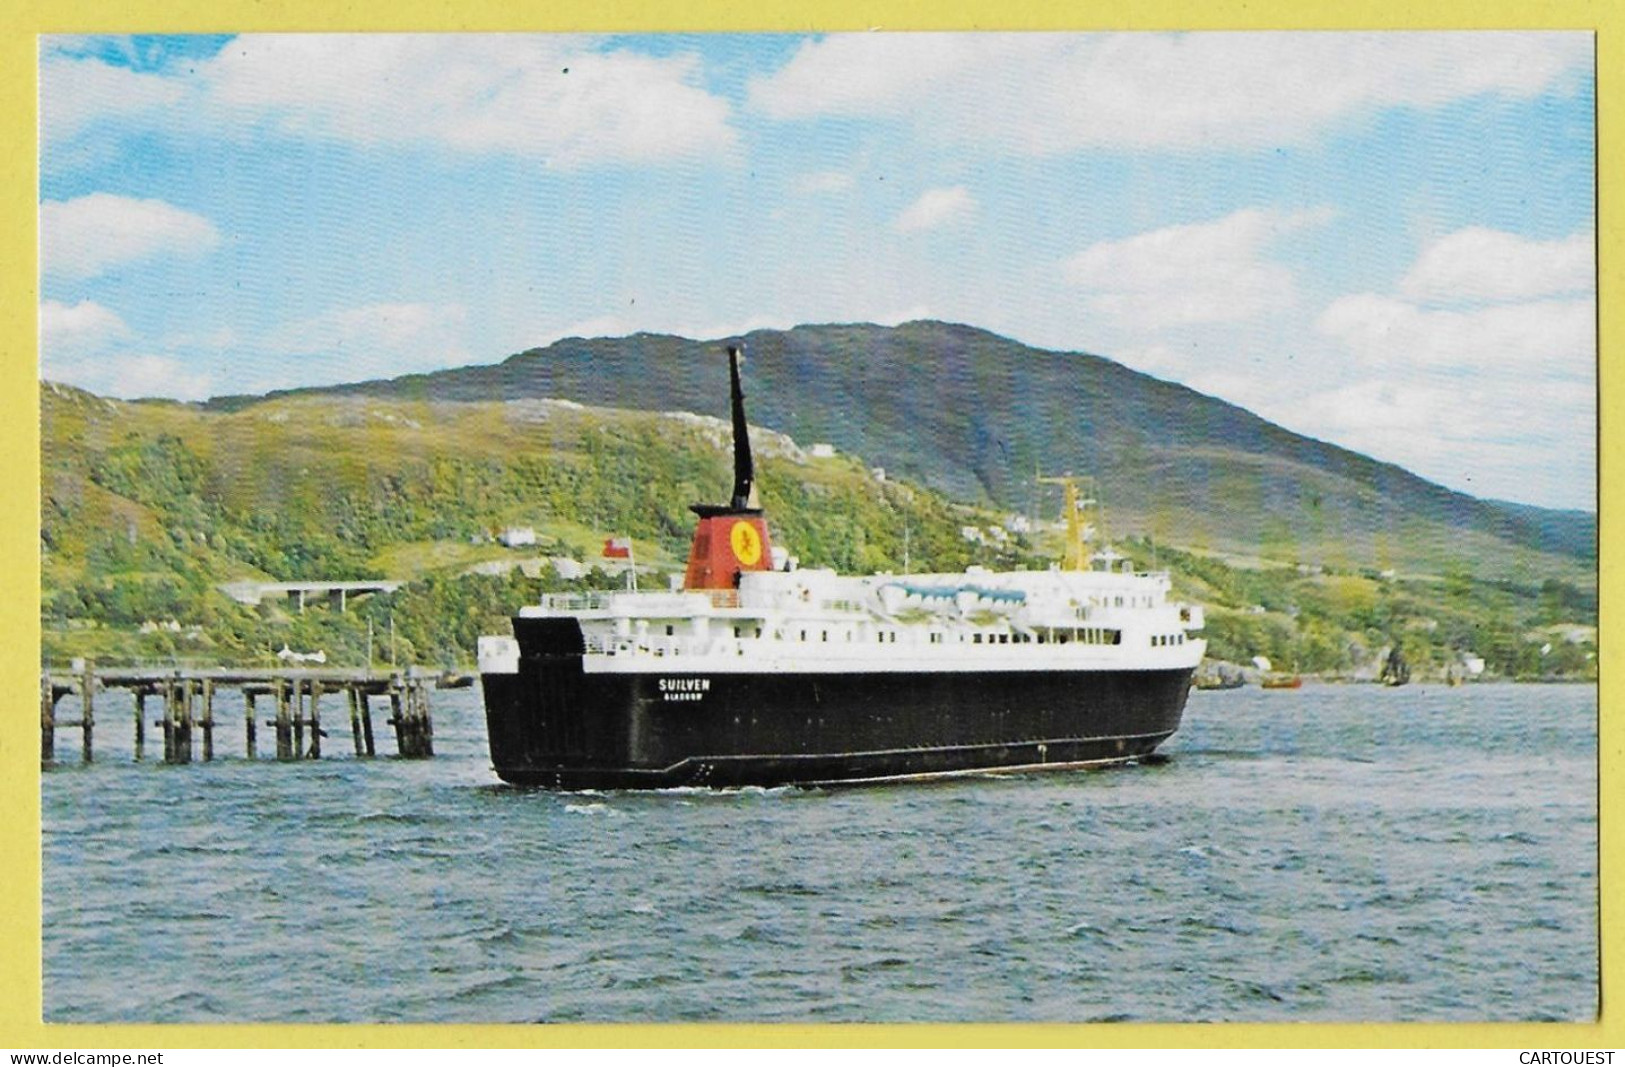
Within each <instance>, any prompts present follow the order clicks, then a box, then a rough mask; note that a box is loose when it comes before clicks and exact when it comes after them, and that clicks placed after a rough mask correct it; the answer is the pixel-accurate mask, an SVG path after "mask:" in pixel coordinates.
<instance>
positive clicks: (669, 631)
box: [666, 626, 677, 637]
mask: <svg viewBox="0 0 1625 1067" xmlns="http://www.w3.org/2000/svg"><path fill="white" fill-rule="evenodd" d="M676 632H677V630H676V628H674V627H672V626H667V627H666V636H667V637H670V636H671V635H672V634H674V633H676Z"/></svg>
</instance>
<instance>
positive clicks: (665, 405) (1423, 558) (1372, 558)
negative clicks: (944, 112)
mask: <svg viewBox="0 0 1625 1067" xmlns="http://www.w3.org/2000/svg"><path fill="white" fill-rule="evenodd" d="M744 341H745V343H746V345H747V351H748V353H749V356H750V362H749V364H748V369H747V378H748V382H747V389H748V391H749V393H750V404H751V414H752V418H753V420H755V421H758V422H760V423H761V424H762V425H765V426H769V427H772V428H774V429H777V430H780V431H782V432H784V433H786V434H789V435H790V436H791V437H794V438H795V439H797V440H800V441H804V442H812V441H825V442H829V443H831V444H833V445H835V446H836V447H837V448H838V449H839V450H840V451H842V452H844V453H850V454H855V455H859V456H862V457H863V458H864V460H865V461H866V462H868V463H871V464H875V465H877V466H880V467H883V468H884V469H885V470H887V471H888V472H891V473H892V474H893V475H895V476H900V477H902V478H904V479H907V480H910V481H915V482H918V483H920V484H921V485H924V486H926V487H930V488H933V489H936V490H938V491H940V492H942V493H944V494H947V495H949V496H951V497H954V498H957V499H962V500H968V501H976V502H981V503H984V504H988V505H992V506H997V507H1001V508H1006V509H1013V510H1023V511H1025V510H1028V509H1030V508H1031V507H1032V505H1033V500H1034V493H1033V473H1034V471H1035V470H1040V469H1041V470H1043V471H1044V472H1046V473H1054V472H1056V471H1063V470H1071V471H1076V472H1079V473H1088V474H1090V475H1093V476H1095V477H1096V478H1097V479H1098V481H1099V483H1100V485H1101V487H1102V492H1103V494H1104V497H1105V500H1106V502H1107V504H1108V505H1109V507H1110V509H1111V514H1112V516H1113V517H1114V521H1115V523H1116V525H1117V529H1119V530H1126V531H1131V532H1136V533H1140V534H1144V535H1147V536H1153V537H1155V538H1157V539H1158V540H1162V541H1168V542H1172V543H1174V544H1178V545H1181V546H1184V547H1186V548H1189V549H1192V550H1194V551H1197V552H1208V553H1219V554H1222V555H1225V556H1228V557H1232V558H1237V557H1239V558H1263V559H1272V560H1278V561H1283V562H1293V563H1305V564H1308V565H1313V566H1329V567H1335V568H1344V569H1346V568H1366V569H1374V570H1379V571H1385V570H1389V569H1399V570H1407V571H1411V572H1414V573H1426V574H1434V575H1439V574H1444V573H1446V572H1448V571H1449V570H1450V569H1451V568H1452V567H1459V566H1462V565H1467V566H1471V567H1473V568H1475V569H1476V570H1478V571H1480V572H1483V573H1486V574H1489V575H1491V576H1494V577H1498V578H1505V579H1508V580H1514V581H1528V580H1535V579H1540V578H1544V577H1551V576H1558V577H1562V578H1564V579H1567V580H1574V581H1581V582H1583V581H1585V580H1586V576H1587V575H1588V574H1589V575H1593V576H1594V572H1595V565H1596V536H1597V534H1596V517H1595V516H1594V515H1590V514H1588V513H1581V512H1558V511H1547V510H1544V509H1539V508H1532V507H1526V506H1523V505H1513V504H1504V503H1499V502H1495V501H1486V500H1479V499H1475V498H1473V497H1470V496H1467V495H1465V494H1462V493H1457V492H1454V491H1451V490H1448V489H1445V488H1443V487H1441V486H1438V485H1435V484H1433V483H1431V482H1428V481H1426V480H1424V479H1422V478H1419V477H1417V476H1415V475H1413V474H1411V473H1409V472H1407V471H1405V470H1403V469H1401V468H1399V467H1397V466H1394V465H1392V464H1387V463H1381V462H1378V461H1376V460H1373V459H1371V458H1369V457H1366V456H1362V455H1359V454H1357V453H1354V452H1351V451H1348V450H1347V449H1343V448H1339V447H1337V446H1335V445H1331V444H1327V443H1326V442H1323V441H1318V440H1314V439H1312V438H1308V437H1304V436H1302V435H1299V434H1295V433H1292V432H1290V431H1287V430H1285V429H1282V428H1281V427H1279V426H1276V425H1274V424H1272V423H1269V422H1267V421H1265V420H1263V419H1261V418H1259V417H1257V416H1255V415H1253V414H1251V413H1250V412H1247V411H1245V410H1243V409H1241V408H1239V407H1236V406H1235V405H1232V404H1229V403H1226V402H1224V401H1222V400H1217V399H1215V398H1213V397H1209V396H1205V395H1203V394H1200V393H1197V392H1195V391H1193V390H1191V389H1188V388H1186V387H1184V386H1181V385H1177V384H1173V383H1170V382H1166V381H1161V380H1159V379H1156V378H1152V377H1149V376H1147V375H1144V374H1141V373H1138V372H1136V371H1133V370H1130V369H1128V368H1126V367H1124V366H1122V365H1120V364H1117V363H1114V362H1112V361H1111V360H1108V359H1104V358H1102V357H1099V356H1094V355H1089V354H1086V353H1081V352H1053V351H1046V350H1041V349H1035V348H1031V347H1028V346H1025V345H1022V344H1019V343H1017V342H1015V341H1011V340H1009V339H1006V338H1003V337H999V336H997V335H994V334H992V333H988V332H987V331H984V330H980V329H976V328H973V327H969V326H960V325H952V324H947V323H941V322H911V323H906V324H904V325H902V326H897V327H890V328H888V327H880V326H871V325H821V326H800V327H796V328H794V329H791V330H787V331H757V332H754V333H751V334H748V335H746V336H745V338H744ZM720 361H721V354H720V346H719V345H718V344H717V343H714V342H697V341H691V340H687V339H684V338H680V337H672V336H665V335H653V334H638V335H635V336H632V337H626V338H609V339H606V338H600V339H595V340H587V339H581V338H569V339H565V340H561V341H559V342H557V343H555V344H553V345H550V346H548V347H546V348H540V349H532V350H530V351H526V352H522V353H519V354H518V355H515V356H513V357H511V358H509V359H508V360H506V361H505V362H503V363H501V364H496V365H490V366H475V367H464V368H459V369H455V370H447V371H440V372H436V373H433V374H423V375H411V376H407V377H402V378H396V379H392V380H389V381H371V382H362V383H356V384H352V385H343V386H336V387H331V388H324V389H312V390H299V391H296V392H294V393H291V394H271V395H270V396H268V397H265V398H258V397H225V398H218V399H216V400H214V401H211V402H209V404H208V405H207V406H208V408H209V409H210V410H214V411H221V412H229V411H241V410H245V409H247V408H251V407H253V406H254V405H257V404H261V403H264V402H266V401H267V400H272V399H278V398H281V397H285V396H315V395H327V396H352V397H355V396H365V397H372V398H378V399H383V398H389V399H394V400H403V401H416V402H434V401H461V402H480V401H483V402H494V401H509V400H517V399H523V398H533V399H534V398H543V397H551V398H565V399H570V400H574V401H578V402H581V403H585V404H595V405H612V406H615V407H618V408H630V409H640V410H645V411H666V410H671V409H686V410H690V411H715V410H717V409H718V408H719V406H720V402H721V393H720V390H719V382H720V381H722V380H723V377H722V371H721V369H720V367H721V362H720Z"/></svg>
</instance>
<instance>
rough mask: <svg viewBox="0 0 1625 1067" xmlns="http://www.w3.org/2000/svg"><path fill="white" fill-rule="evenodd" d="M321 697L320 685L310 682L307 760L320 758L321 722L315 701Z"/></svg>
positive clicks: (319, 683) (312, 680)
mask: <svg viewBox="0 0 1625 1067" xmlns="http://www.w3.org/2000/svg"><path fill="white" fill-rule="evenodd" d="M321 695H322V683H321V682H318V681H316V680H315V679H311V682H310V752H309V753H308V756H307V758H309V759H321V758H322V720H321V718H320V717H319V716H318V715H317V712H316V699H317V698H318V697H320V696H321Z"/></svg>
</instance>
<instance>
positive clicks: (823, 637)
mask: <svg viewBox="0 0 1625 1067" xmlns="http://www.w3.org/2000/svg"><path fill="white" fill-rule="evenodd" d="M818 640H820V641H828V640H829V631H828V630H824V631H821V632H820V633H819V635H818Z"/></svg>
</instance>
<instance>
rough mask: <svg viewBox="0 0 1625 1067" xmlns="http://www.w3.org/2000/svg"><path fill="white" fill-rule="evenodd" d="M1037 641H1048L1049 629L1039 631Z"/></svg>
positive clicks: (1046, 642) (1041, 642)
mask: <svg viewBox="0 0 1625 1067" xmlns="http://www.w3.org/2000/svg"><path fill="white" fill-rule="evenodd" d="M1038 643H1039V644H1041V645H1044V644H1048V643H1049V631H1048V630H1045V631H1043V632H1042V633H1040V634H1039V635H1038Z"/></svg>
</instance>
